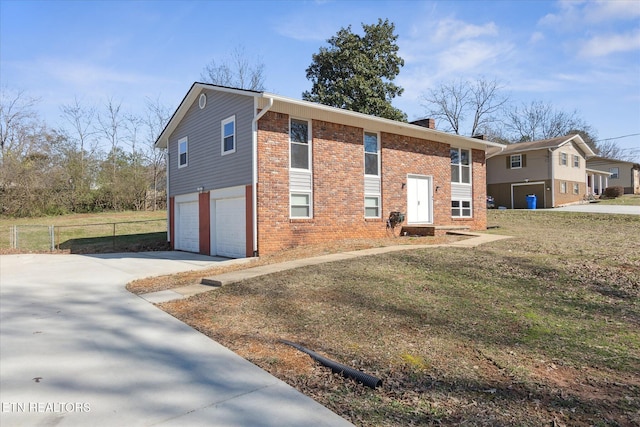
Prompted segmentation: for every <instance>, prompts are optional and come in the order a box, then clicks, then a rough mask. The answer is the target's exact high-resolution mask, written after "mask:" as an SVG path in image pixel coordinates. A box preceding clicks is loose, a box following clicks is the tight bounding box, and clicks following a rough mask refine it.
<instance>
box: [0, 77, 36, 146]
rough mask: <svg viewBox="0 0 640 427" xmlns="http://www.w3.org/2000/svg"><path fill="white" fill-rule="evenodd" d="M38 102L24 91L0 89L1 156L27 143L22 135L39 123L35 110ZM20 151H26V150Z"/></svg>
mask: <svg viewBox="0 0 640 427" xmlns="http://www.w3.org/2000/svg"><path fill="white" fill-rule="evenodd" d="M37 102H38V100H37V99H36V98H31V97H28V96H26V94H25V92H24V91H18V92H13V91H10V90H9V89H6V88H1V89H0V154H2V156H3V157H4V154H5V150H15V149H18V145H20V146H22V145H23V144H24V143H26V141H25V140H24V138H21V134H24V131H25V129H27V128H31V127H32V125H33V124H34V122H36V121H37V115H36V113H35V111H34V110H33V107H34V106H35V105H36V104H37ZM19 151H24V148H20V150H19Z"/></svg>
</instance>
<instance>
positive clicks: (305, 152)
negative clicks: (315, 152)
mask: <svg viewBox="0 0 640 427" xmlns="http://www.w3.org/2000/svg"><path fill="white" fill-rule="evenodd" d="M289 139H290V141H291V153H290V157H291V169H305V170H310V165H311V150H310V149H309V140H310V138H309V122H308V121H306V120H298V119H291V123H290V126H289Z"/></svg>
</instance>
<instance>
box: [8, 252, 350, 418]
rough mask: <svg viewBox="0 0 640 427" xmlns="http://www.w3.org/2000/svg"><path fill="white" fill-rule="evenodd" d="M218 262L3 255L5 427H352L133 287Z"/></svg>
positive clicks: (161, 256) (180, 256) (178, 257)
mask: <svg viewBox="0 0 640 427" xmlns="http://www.w3.org/2000/svg"><path fill="white" fill-rule="evenodd" d="M216 262H219V261H218V260H216V259H214V258H211V257H204V256H200V255H195V254H187V253H182V252H154V253H151V252H149V253H138V254H108V255H94V256H82V255H2V256H0V401H1V405H2V408H1V412H0V425H1V426H274V427H275V426H304V425H314V426H348V425H351V424H350V423H348V422H347V421H346V420H344V419H343V418H341V417H339V416H338V415H336V414H335V413H333V412H331V411H329V410H328V409H327V408H325V407H324V406H322V405H320V404H319V403H317V402H315V401H314V400H312V399H311V398H309V397H307V396H305V395H303V394H301V393H299V392H298V391H296V390H295V389H293V388H292V387H290V386H289V385H287V384H286V383H284V382H282V381H280V380H278V379H277V378H275V377H273V376H272V375H270V374H268V373H267V372H265V371H263V370H262V369H260V368H258V367H257V366H255V365H253V364H251V363H249V362H247V361H246V360H244V359H243V358H241V357H240V356H238V355H236V354H235V353H233V352H231V351H230V350H228V349H227V348H225V347H223V346H221V345H220V344H218V343H216V342H215V341H213V340H212V339H210V338H208V337H207V336H205V335H203V334H201V333H199V332H197V331H196V330H194V329H192V328H191V327H189V326H187V325H185V324H184V323H182V322H180V321H179V320H177V319H175V318H174V317H172V316H170V315H168V314H167V313H165V312H163V311H161V310H159V309H158V308H157V307H155V306H153V305H152V304H149V303H148V302H147V301H145V300H143V299H141V298H139V297H137V296H136V295H133V294H131V293H129V292H128V291H127V290H126V289H125V284H126V283H128V282H130V281H132V280H135V279H138V278H142V277H149V276H157V275H163V274H171V273H177V272H181V271H188V270H197V269H204V268H210V267H211V266H212V265H214V264H215V263H216ZM209 289H211V288H209Z"/></svg>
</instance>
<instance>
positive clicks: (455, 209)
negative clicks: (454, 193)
mask: <svg viewBox="0 0 640 427" xmlns="http://www.w3.org/2000/svg"><path fill="white" fill-rule="evenodd" d="M451 216H452V217H454V218H471V200H452V201H451Z"/></svg>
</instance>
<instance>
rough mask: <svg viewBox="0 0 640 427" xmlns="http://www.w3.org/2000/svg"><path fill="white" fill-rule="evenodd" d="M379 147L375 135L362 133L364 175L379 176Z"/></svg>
mask: <svg viewBox="0 0 640 427" xmlns="http://www.w3.org/2000/svg"><path fill="white" fill-rule="evenodd" d="M379 153H380V145H379V144H378V134H377V133H369V132H365V133H364V174H365V175H374V176H379V175H380V154H379Z"/></svg>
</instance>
